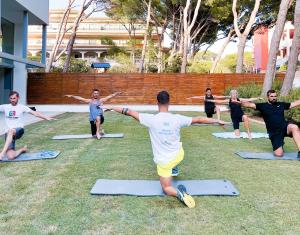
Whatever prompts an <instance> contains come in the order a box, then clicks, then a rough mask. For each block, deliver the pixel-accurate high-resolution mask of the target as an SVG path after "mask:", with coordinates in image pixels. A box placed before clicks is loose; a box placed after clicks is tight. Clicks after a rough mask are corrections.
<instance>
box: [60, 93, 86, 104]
mask: <svg viewBox="0 0 300 235" xmlns="http://www.w3.org/2000/svg"><path fill="white" fill-rule="evenodd" d="M65 97H68V98H73V99H75V100H79V101H82V102H84V103H90V102H91V99H85V98H82V97H81V96H77V95H65Z"/></svg>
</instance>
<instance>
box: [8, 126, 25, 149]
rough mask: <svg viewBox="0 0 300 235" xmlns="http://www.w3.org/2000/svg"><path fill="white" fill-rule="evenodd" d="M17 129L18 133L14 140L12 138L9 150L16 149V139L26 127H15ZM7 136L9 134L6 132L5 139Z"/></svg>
mask: <svg viewBox="0 0 300 235" xmlns="http://www.w3.org/2000/svg"><path fill="white" fill-rule="evenodd" d="M15 130H16V134H15V135H14V137H13V140H12V142H11V144H10V145H9V146H8V149H7V150H15V149H16V140H17V139H20V138H21V137H22V136H23V134H24V128H21V127H18V128H15ZM6 136H7V134H5V137H4V138H5V140H6Z"/></svg>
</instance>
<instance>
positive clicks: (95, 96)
mask: <svg viewBox="0 0 300 235" xmlns="http://www.w3.org/2000/svg"><path fill="white" fill-rule="evenodd" d="M119 94H121V92H115V93H113V94H111V95H109V96H106V97H104V98H100V91H99V90H98V89H93V91H92V98H90V99H86V98H82V97H81V96H76V95H65V96H66V97H68V98H73V99H76V100H79V101H82V102H84V103H87V104H89V108H90V116H89V121H90V125H91V132H92V136H94V137H97V139H100V138H101V136H102V135H104V130H103V129H102V128H101V125H102V124H103V123H104V115H103V113H104V112H103V109H102V105H103V104H104V103H105V102H106V101H108V100H110V99H111V98H113V97H115V96H117V95H119Z"/></svg>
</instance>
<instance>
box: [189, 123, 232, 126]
mask: <svg viewBox="0 0 300 235" xmlns="http://www.w3.org/2000/svg"><path fill="white" fill-rule="evenodd" d="M191 126H220V124H219V123H210V124H208V123H194V124H192V125H191ZM224 126H232V124H225V125H224Z"/></svg>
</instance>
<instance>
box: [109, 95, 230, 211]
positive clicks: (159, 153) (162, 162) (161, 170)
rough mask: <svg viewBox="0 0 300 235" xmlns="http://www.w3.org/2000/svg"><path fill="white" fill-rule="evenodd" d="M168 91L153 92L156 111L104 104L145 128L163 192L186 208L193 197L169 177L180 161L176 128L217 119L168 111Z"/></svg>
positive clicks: (221, 122)
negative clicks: (149, 111) (175, 198)
mask: <svg viewBox="0 0 300 235" xmlns="http://www.w3.org/2000/svg"><path fill="white" fill-rule="evenodd" d="M169 100H170V98H169V94H168V92H166V91H161V92H159V93H158V95H157V102H158V109H159V113H158V114H155V115H154V114H146V113H138V112H136V111H133V110H130V109H128V108H123V109H122V108H117V107H108V106H106V108H107V109H111V110H114V111H116V112H119V113H122V114H124V115H128V116H131V117H133V118H135V119H136V120H137V121H139V122H140V123H141V124H142V125H144V126H146V127H147V128H148V130H149V134H150V139H151V145H152V151H153V156H154V158H153V160H154V162H155V163H156V165H157V173H158V175H159V176H160V183H161V186H162V189H163V191H164V192H165V193H166V194H167V195H169V196H174V197H178V199H179V200H180V201H182V202H183V203H184V204H185V205H187V206H188V207H189V208H193V207H195V201H194V199H193V198H192V197H191V196H190V195H189V194H188V193H187V192H186V189H185V187H184V185H179V186H178V187H177V189H176V188H175V187H173V185H172V176H173V175H174V173H175V174H176V172H174V170H175V171H176V169H177V165H178V164H179V163H180V162H181V161H182V160H183V157H184V151H183V148H182V144H181V142H180V128H182V127H187V126H190V125H191V124H193V123H219V124H220V125H224V124H225V122H223V121H221V120H216V119H211V118H204V117H186V116H183V115H179V114H172V113H169V112H168V110H169Z"/></svg>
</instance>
